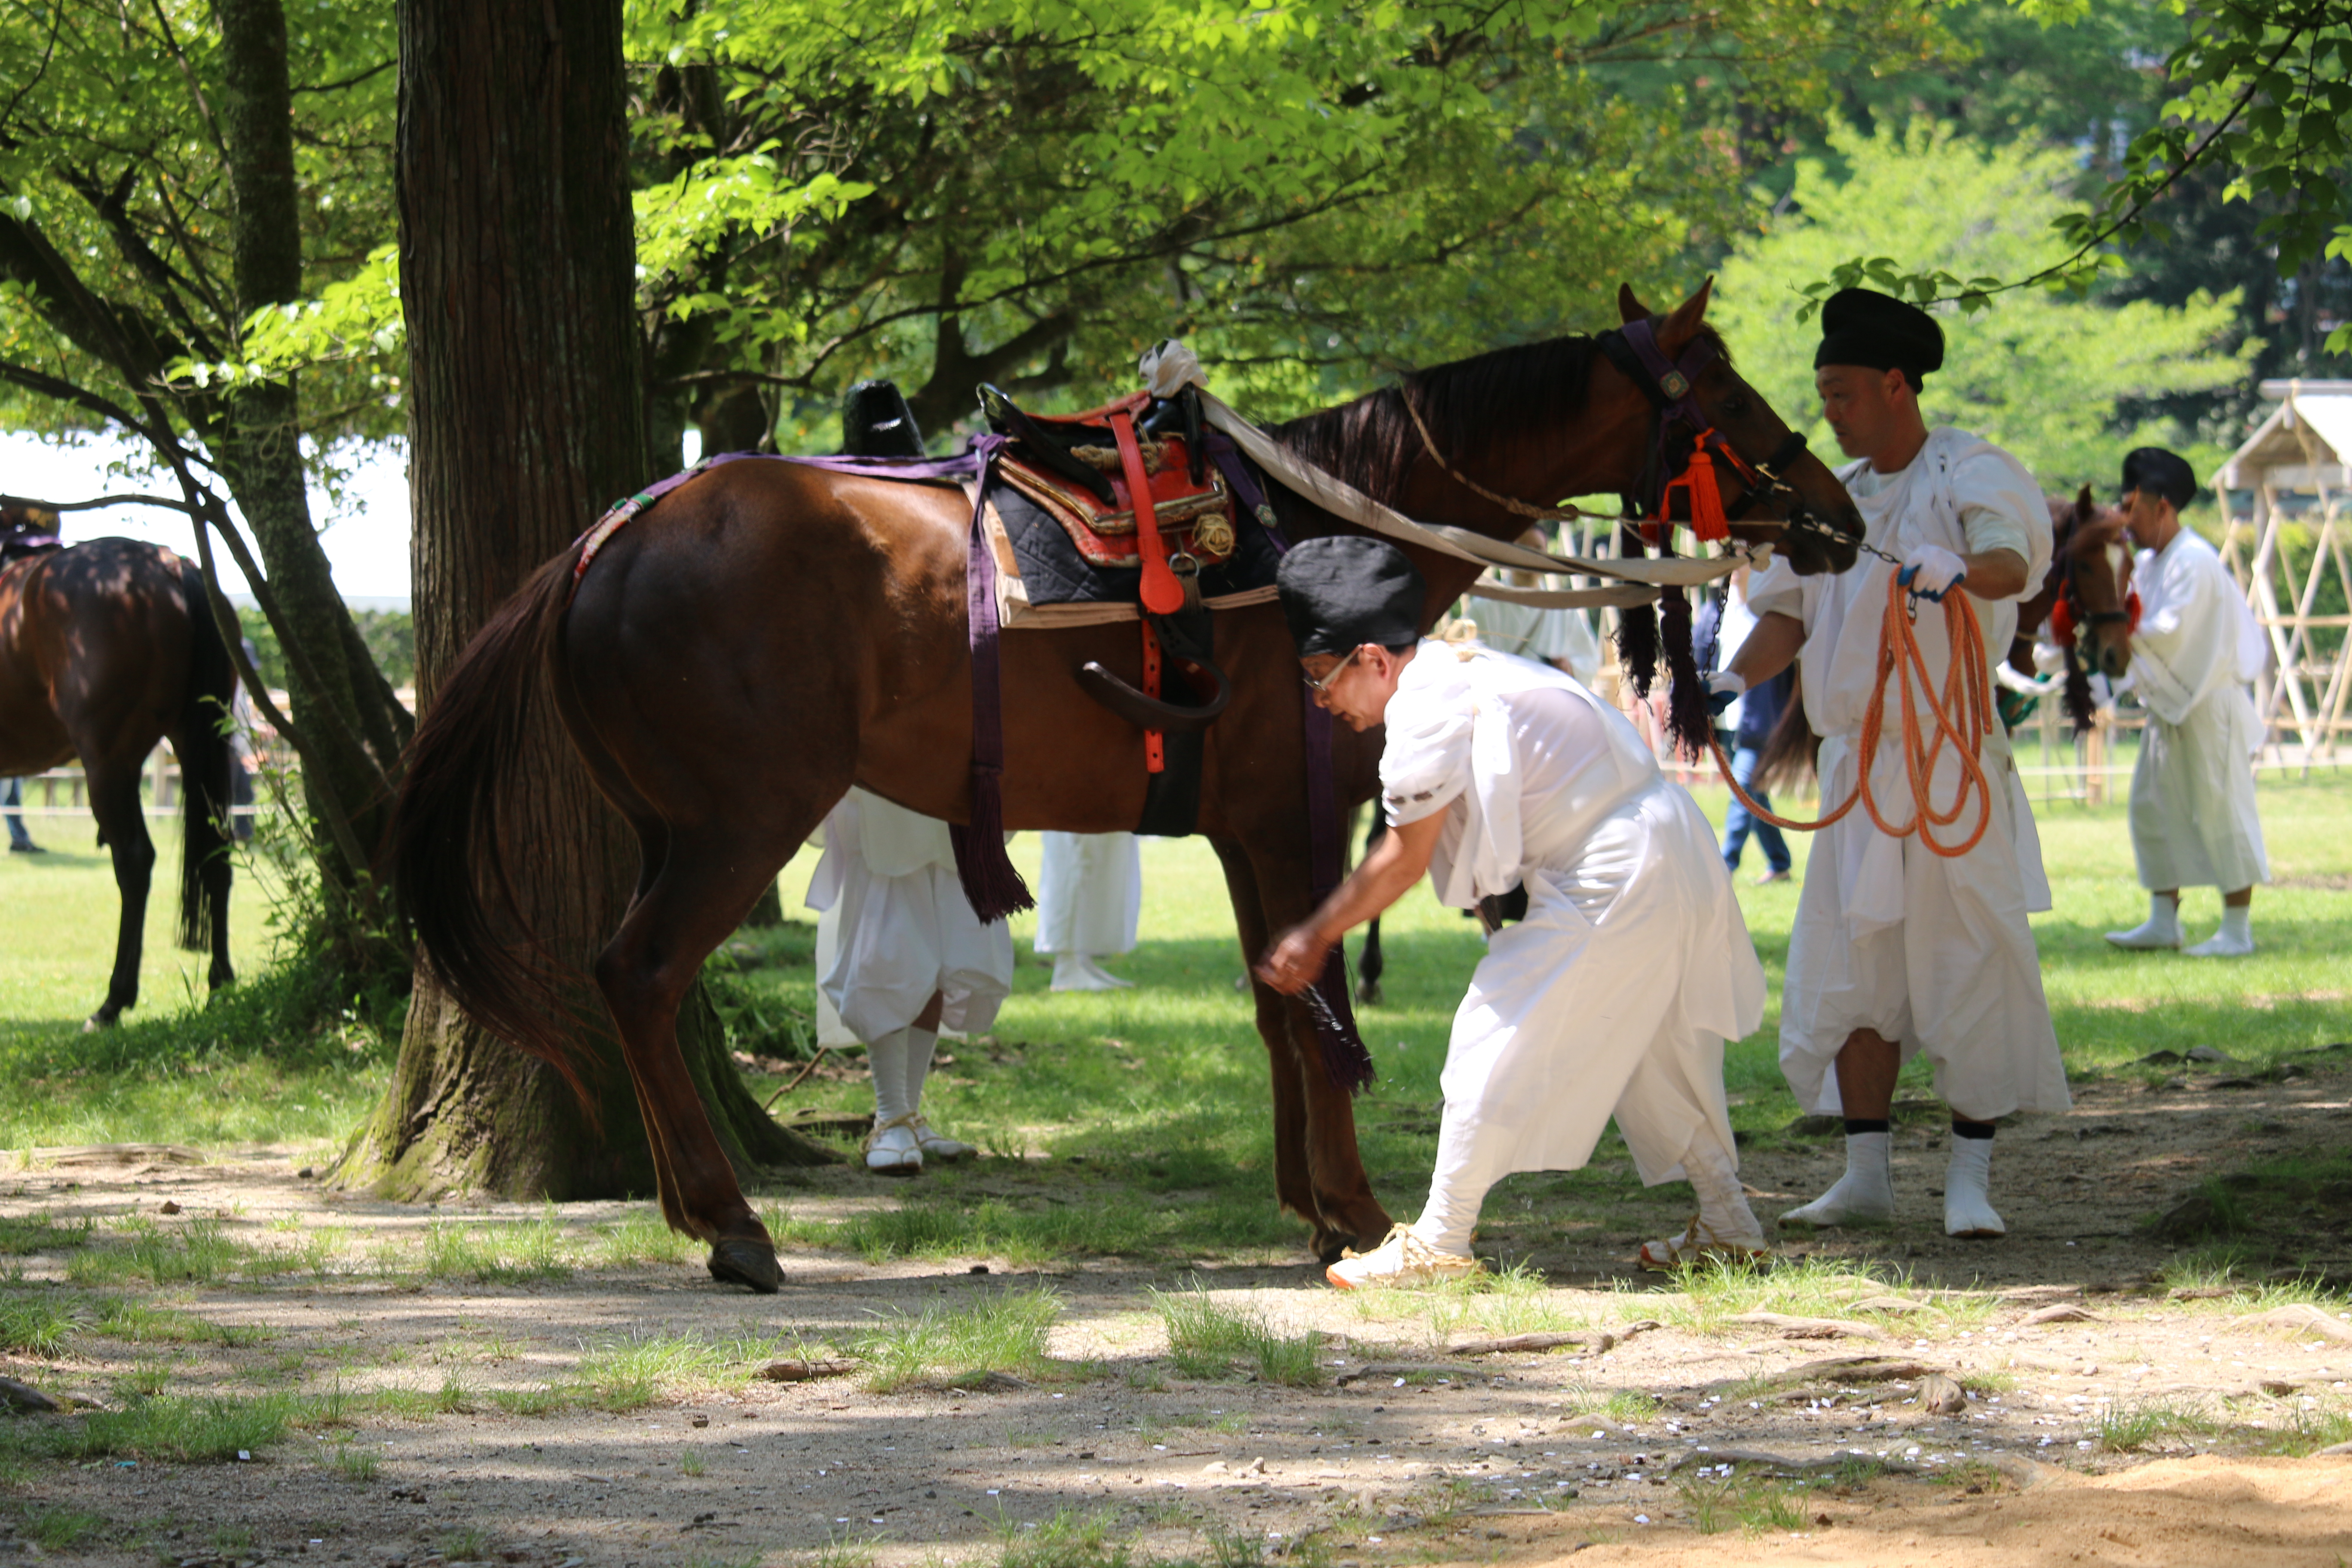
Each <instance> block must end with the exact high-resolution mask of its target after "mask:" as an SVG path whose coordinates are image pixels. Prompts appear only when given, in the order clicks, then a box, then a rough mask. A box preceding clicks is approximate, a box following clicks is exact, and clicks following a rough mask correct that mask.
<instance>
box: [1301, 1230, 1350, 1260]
mask: <svg viewBox="0 0 2352 1568" xmlns="http://www.w3.org/2000/svg"><path fill="white" fill-rule="evenodd" d="M1308 1245H1309V1246H1310V1247H1312V1248H1313V1249H1314V1252H1315V1261H1316V1263H1317V1264H1318V1265H1319V1266H1320V1267H1322V1268H1330V1267H1331V1265H1333V1264H1334V1263H1337V1262H1339V1259H1340V1258H1343V1257H1345V1256H1346V1255H1347V1251H1348V1248H1349V1247H1353V1246H1355V1245H1356V1238H1355V1237H1352V1236H1349V1234H1348V1233H1347V1232H1345V1231H1339V1230H1318V1231H1317V1232H1316V1233H1315V1239H1314V1241H1312V1242H1311V1243H1309V1244H1308Z"/></svg>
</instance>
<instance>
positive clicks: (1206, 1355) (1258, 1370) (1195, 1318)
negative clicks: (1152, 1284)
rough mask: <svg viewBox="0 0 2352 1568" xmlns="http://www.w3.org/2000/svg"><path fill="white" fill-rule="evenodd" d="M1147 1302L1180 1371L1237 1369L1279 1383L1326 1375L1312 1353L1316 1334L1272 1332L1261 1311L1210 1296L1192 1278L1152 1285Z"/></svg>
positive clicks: (1208, 1373)
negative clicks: (1182, 1283)
mask: <svg viewBox="0 0 2352 1568" xmlns="http://www.w3.org/2000/svg"><path fill="white" fill-rule="evenodd" d="M1151 1305H1152V1308H1153V1310H1156V1311H1158V1312H1159V1314H1160V1323H1161V1325H1162V1326H1163V1327H1165V1328H1166V1329H1167V1331H1168V1358H1169V1360H1170V1361H1171V1362H1172V1363H1175V1367H1176V1370H1177V1371H1178V1372H1179V1373H1182V1374H1183V1375H1184V1376H1186V1377H1229V1376H1232V1375H1234V1373H1243V1374H1244V1375H1248V1376H1252V1377H1255V1378H1256V1379H1257V1380H1258V1381H1259V1382H1260V1383H1269V1384H1277V1385H1279V1386H1281V1387H1285V1388H1319V1387H1321V1386H1322V1385H1323V1384H1325V1383H1328V1381H1330V1378H1329V1374H1328V1373H1327V1372H1326V1371H1325V1370H1324V1368H1323V1365H1322V1363H1320V1362H1318V1360H1317V1359H1316V1353H1317V1352H1318V1350H1319V1349H1320V1348H1321V1346H1322V1342H1323V1336H1322V1335H1320V1334H1315V1333H1308V1334H1298V1335H1290V1336H1286V1335H1283V1334H1278V1333H1276V1332H1275V1331H1274V1330H1273V1329H1271V1328H1269V1327H1268V1326H1267V1324H1266V1321H1265V1318H1264V1317H1262V1316H1261V1315H1259V1314H1257V1313H1255V1312H1251V1311H1245V1310H1241V1309H1238V1308H1234V1307H1227V1306H1223V1305H1222V1304H1221V1303H1219V1302H1218V1301H1216V1300H1213V1298H1212V1297H1211V1296H1210V1295H1209V1293H1208V1292H1207V1291H1206V1290H1204V1289H1202V1288H1201V1282H1200V1281H1199V1280H1198V1279H1195V1280H1193V1281H1192V1284H1191V1285H1189V1286H1187V1287H1186V1288H1184V1289H1179V1290H1153V1291H1152V1292H1151Z"/></svg>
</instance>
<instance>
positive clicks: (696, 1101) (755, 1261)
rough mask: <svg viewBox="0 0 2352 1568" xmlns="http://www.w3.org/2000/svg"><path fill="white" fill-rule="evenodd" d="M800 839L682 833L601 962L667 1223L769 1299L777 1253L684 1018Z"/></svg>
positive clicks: (671, 840) (670, 843)
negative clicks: (685, 1052)
mask: <svg viewBox="0 0 2352 1568" xmlns="http://www.w3.org/2000/svg"><path fill="white" fill-rule="evenodd" d="M747 840H752V841H748V842H747ZM793 842H796V840H793V839H784V840H781V841H778V842H774V843H766V842H759V841H756V840H753V836H752V835H751V834H749V833H747V832H744V831H740V830H739V831H734V832H727V831H721V830H719V829H716V828H702V829H693V830H680V829H676V828H673V829H671V830H670V832H669V833H668V835H667V845H666V846H665V852H664V854H663V856H662V858H661V864H660V867H659V869H658V870H656V871H655V872H654V875H653V877H652V879H651V880H650V881H649V882H647V883H646V885H645V887H644V889H643V890H642V891H641V892H640V894H639V895H638V897H637V899H636V900H635V902H634V903H632V904H631V905H630V907H629V913H628V917H627V918H626V919H625V920H624V921H622V922H621V929H620V930H619V931H617V932H615V933H614V937H613V940H612V942H610V943H609V944H608V945H607V946H606V947H605V949H604V953H603V954H602V955H601V956H600V957H599V958H598V959H597V961H596V984H597V985H598V986H599V987H600V988H601V989H602V990H603V991H604V1001H605V1003H606V1005H609V1006H610V1007H611V1008H612V1010H613V1021H614V1024H615V1025H616V1026H618V1027H619V1030H620V1035H621V1051H622V1055H623V1056H624V1058H625V1059H626V1061H627V1063H628V1068H629V1076H630V1079H631V1080H632V1081H633V1082H634V1083H635V1085H636V1090H637V1105H638V1109H639V1110H641V1111H643V1113H644V1115H645V1119H646V1138H647V1139H648V1141H649V1142H651V1143H652V1145H653V1149H654V1156H655V1160H656V1172H657V1173H658V1174H659V1176H660V1179H661V1189H662V1213H663V1215H664V1217H665V1218H667V1220H668V1221H669V1222H670V1224H672V1225H673V1226H677V1228H679V1229H681V1230H684V1231H686V1232H688V1234H689V1235H693V1236H697V1237H701V1238H702V1239H703V1240H705V1241H708V1242H709V1243H710V1272H711V1275H712V1277H713V1278H715V1279H728V1280H733V1281H736V1282H738V1283H740V1284H744V1285H748V1286H750V1287H751V1289H754V1290H759V1291H762V1292H766V1291H772V1290H774V1289H776V1287H777V1285H778V1284H779V1283H780V1282H781V1280H782V1275H781V1273H780V1272H779V1270H778V1269H777V1268H776V1248H775V1244H774V1242H773V1241H772V1240H771V1239H770V1237H769V1236H768V1230H767V1227H766V1226H763V1225H761V1223H760V1216H759V1215H756V1214H754V1213H752V1212H751V1205H750V1204H749V1203H747V1202H746V1201H745V1200H744V1197H743V1191H742V1188H741V1187H740V1185H739V1184H737V1182H736V1179H735V1171H734V1167H733V1166H731V1165H730V1164H729V1163H728V1160H727V1155H726V1152H725V1151H724V1150H723V1149H722V1148H721V1147H720V1146H719V1138H718V1135H717V1134H716V1133H715V1132H714V1131H712V1129H711V1126H710V1117H709V1112H708V1111H707V1110H704V1108H703V1104H702V1096H701V1094H700V1093H699V1092H698V1091H697V1089H695V1087H694V1079H693V1078H692V1076H691V1075H690V1074H688V1071H687V1068H686V1062H685V1058H683V1057H682V1056H681V1055H680V1054H679V1051H678V1045H677V1009H678V1005H679V1003H680V1002H682V1001H683V1000H684V999H685V997H686V994H687V991H688V988H689V987H691V986H692V985H693V984H694V981H695V977H696V976H697V975H698V974H699V973H701V971H702V961H703V960H704V959H705V958H708V957H709V955H710V953H711V952H712V951H713V950H714V949H716V948H717V947H718V946H719V943H720V942H724V941H725V940H726V939H727V937H728V935H729V933H730V932H731V931H734V930H735V928H736V927H737V926H738V925H739V924H740V923H741V921H742V919H743V917H744V916H745V915H746V914H748V913H749V912H750V911H751V905H752V903H753V901H754V900H757V899H758V897H759V895H760V889H761V888H762V887H763V886H765V885H766V884H767V882H768V881H770V880H771V879H773V878H774V876H775V875H776V873H777V872H778V871H779V870H781V869H782V868H783V863H784V861H785V860H786V859H787V858H790V852H791V848H792V844H793Z"/></svg>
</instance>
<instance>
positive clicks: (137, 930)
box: [86, 762, 155, 1029]
mask: <svg viewBox="0 0 2352 1568" xmlns="http://www.w3.org/2000/svg"><path fill="white" fill-rule="evenodd" d="M89 807H90V813H91V815H92V816H96V817H97V818H98V827H99V831H100V833H101V834H103V835H104V836H105V838H106V846H107V849H108V851H109V852H110V854H111V855H112V856H113V857H114V886H115V890H116V891H117V892H118V893H120V894H121V898H122V916H121V925H120V926H119V927H118V928H117V930H116V932H115V937H114V974H113V976H112V978H111V979H110V980H109V981H108V982H107V986H106V1000H105V1001H104V1002H103V1003H101V1004H100V1006H99V1009H98V1011H97V1012H95V1013H93V1014H91V1015H90V1017H89V1024H88V1025H87V1026H86V1027H89V1028H92V1029H103V1028H108V1027H110V1026H112V1025H113V1024H114V1022H115V1020H117V1019H118V1018H120V1017H121V1016H122V1010H123V1009H124V1008H126V1007H129V1006H131V1005H132V1004H134V1003H136V1002H137V1001H138V1000H139V958H140V951H141V947H142V938H143V937H144V936H145V934H146V930H147V889H148V886H149V884H150V883H151V882H152V880H153V879H154V874H155V841H154V840H153V839H152V838H151V837H148V834H147V818H146V816H145V815H144V814H143V813H142V812H141V811H140V809H139V769H138V767H137V765H136V764H133V765H132V766H131V767H128V768H125V767H122V766H120V765H118V764H114V763H105V762H100V763H92V764H90V765H89Z"/></svg>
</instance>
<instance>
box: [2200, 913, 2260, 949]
mask: <svg viewBox="0 0 2352 1568" xmlns="http://www.w3.org/2000/svg"><path fill="white" fill-rule="evenodd" d="M2253 951H2254V911H2253V910H2252V908H2251V907H2250V906H2248V905H2245V904H2240V905H2238V906H2237V907H2235V908H2234V909H2233V908H2231V906H2230V905H2228V904H2224V905H2222V906H2221V930H2220V931H2215V932H2214V933H2213V934H2212V936H2210V938H2208V939H2207V940H2205V941H2203V942H2199V943H2198V944H2197V945H2196V946H2195V947H2192V948H2190V949H2189V957H2191V958H2243V957H2245V956H2246V955H2247V954H2248V953H2250V952H2253Z"/></svg>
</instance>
